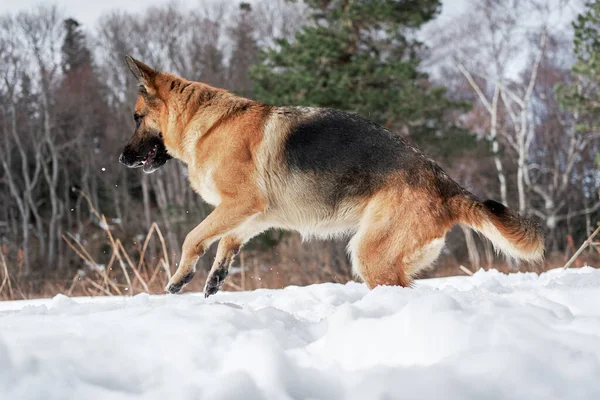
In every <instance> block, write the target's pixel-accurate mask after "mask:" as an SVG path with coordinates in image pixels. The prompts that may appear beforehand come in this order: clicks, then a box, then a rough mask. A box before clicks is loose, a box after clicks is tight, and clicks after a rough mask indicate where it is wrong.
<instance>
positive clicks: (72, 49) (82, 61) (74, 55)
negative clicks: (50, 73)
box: [62, 18, 92, 74]
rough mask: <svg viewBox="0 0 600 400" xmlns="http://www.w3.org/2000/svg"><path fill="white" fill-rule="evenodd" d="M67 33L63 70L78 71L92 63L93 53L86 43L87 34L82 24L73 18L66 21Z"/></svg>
mask: <svg viewBox="0 0 600 400" xmlns="http://www.w3.org/2000/svg"><path fill="white" fill-rule="evenodd" d="M64 26H65V30H66V34H65V39H64V42H63V45H62V54H63V72H64V73H65V74H68V73H69V72H76V71H79V70H81V69H82V68H89V67H91V65H92V55H91V53H90V50H89V49H88V48H87V45H86V43H85V34H84V33H83V32H82V31H81V25H80V24H79V22H77V21H76V20H74V19H73V18H69V19H66V20H65V22H64Z"/></svg>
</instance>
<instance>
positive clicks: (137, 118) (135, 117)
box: [133, 113, 142, 128]
mask: <svg viewBox="0 0 600 400" xmlns="http://www.w3.org/2000/svg"><path fill="white" fill-rule="evenodd" d="M133 120H134V121H135V127H136V128H138V127H139V126H140V123H141V122H142V116H141V115H140V114H137V113H136V114H133Z"/></svg>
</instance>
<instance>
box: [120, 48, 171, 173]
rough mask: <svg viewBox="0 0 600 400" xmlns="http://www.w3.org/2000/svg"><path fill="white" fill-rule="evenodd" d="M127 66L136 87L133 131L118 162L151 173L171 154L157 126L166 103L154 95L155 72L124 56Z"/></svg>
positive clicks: (155, 89)
mask: <svg viewBox="0 0 600 400" xmlns="http://www.w3.org/2000/svg"><path fill="white" fill-rule="evenodd" d="M125 60H126V62H127V66H128V67H129V69H130V70H131V72H132V73H133V75H134V76H135V78H136V79H137V82H138V86H139V93H138V98H137V101H136V103H135V111H134V114H133V118H134V120H135V131H134V133H133V136H131V139H129V142H127V145H125V148H124V149H123V152H122V153H121V156H120V157H119V161H120V162H121V164H123V165H126V166H127V167H129V168H138V167H142V169H143V170H144V172H146V173H151V172H154V171H156V170H157V169H158V168H160V167H162V166H163V165H164V164H165V163H166V162H167V161H168V160H169V159H171V158H172V157H171V156H170V155H169V153H167V148H166V147H165V141H164V139H163V133H164V132H162V131H161V129H160V126H161V123H160V122H161V115H166V113H167V111H166V104H165V103H164V101H163V100H161V99H160V97H159V96H158V89H157V87H156V83H155V80H156V78H157V76H158V74H159V73H158V72H156V71H155V70H153V69H152V68H150V67H149V66H147V65H146V64H144V63H142V62H140V61H137V60H134V59H133V58H131V57H130V56H127V57H126V58H125Z"/></svg>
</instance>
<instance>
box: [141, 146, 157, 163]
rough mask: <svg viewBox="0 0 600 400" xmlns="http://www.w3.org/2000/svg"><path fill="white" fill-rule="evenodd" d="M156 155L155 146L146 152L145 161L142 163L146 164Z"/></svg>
mask: <svg viewBox="0 0 600 400" xmlns="http://www.w3.org/2000/svg"><path fill="white" fill-rule="evenodd" d="M155 154H156V146H154V147H153V148H151V149H150V150H149V151H148V154H146V159H145V160H144V163H147V162H148V161H150V159H151V158H152V157H153V156H154V155H155Z"/></svg>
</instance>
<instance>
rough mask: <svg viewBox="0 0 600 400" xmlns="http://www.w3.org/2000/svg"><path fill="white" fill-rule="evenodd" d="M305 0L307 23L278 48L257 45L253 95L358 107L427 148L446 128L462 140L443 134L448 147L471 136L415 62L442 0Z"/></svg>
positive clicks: (272, 99)
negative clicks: (421, 35) (451, 118)
mask: <svg viewBox="0 0 600 400" xmlns="http://www.w3.org/2000/svg"><path fill="white" fill-rule="evenodd" d="M306 4H307V5H308V7H309V9H310V13H311V18H310V19H311V23H310V24H308V25H306V26H304V27H303V28H302V29H301V30H300V31H299V32H297V34H296V35H295V38H294V39H293V40H291V41H290V40H285V39H282V40H279V41H278V42H277V47H276V48H272V49H268V50H266V51H264V52H262V53H261V56H260V60H259V62H258V64H256V65H255V66H254V68H253V70H252V77H253V79H254V82H255V86H254V92H255V95H254V96H255V97H256V98H257V99H258V100H261V101H264V102H266V103H271V104H289V105H305V106H321V107H330V108H336V109H341V110H346V111H350V112H355V113H357V114H359V115H362V116H364V117H367V118H369V119H371V120H374V121H377V122H379V123H381V124H383V125H385V126H386V127H388V128H391V129H393V130H395V131H397V132H400V133H402V134H410V135H411V136H412V138H411V139H412V140H413V141H415V142H417V143H418V144H420V145H421V146H422V147H425V150H426V151H427V150H429V152H430V153H435V149H436V148H439V146H438V145H437V144H434V143H437V142H439V140H441V139H443V138H444V133H448V131H449V130H453V131H454V132H453V135H451V136H450V138H451V139H452V140H454V141H455V142H456V141H457V139H458V142H460V146H459V145H456V146H454V145H452V143H448V142H447V141H446V142H447V143H445V144H446V145H449V146H450V147H451V148H454V149H458V148H460V147H463V146H464V145H465V144H467V143H473V139H472V138H471V137H470V136H469V135H467V134H466V132H463V131H459V130H457V129H456V128H454V126H453V124H451V123H448V121H447V120H446V118H445V116H446V115H447V114H448V111H452V110H456V109H460V108H463V107H465V105H464V104H459V103H455V102H453V101H451V100H449V99H448V98H447V96H446V89H445V88H443V87H436V86H434V85H432V83H431V82H430V81H429V77H428V75H427V74H426V73H424V72H422V70H421V69H420V62H421V59H420V53H421V50H422V49H423V44H422V43H420V42H419V41H418V40H416V39H415V33H416V30H417V29H418V28H419V27H421V26H422V25H423V24H424V23H426V22H427V21H430V20H431V19H433V18H434V17H435V16H436V15H437V14H438V13H439V11H440V1H439V0H372V1H363V0H307V1H306ZM461 133H462V135H461ZM446 136H447V135H446ZM428 144H429V145H430V146H428ZM438 144H439V143H438ZM445 154H448V152H447V151H445ZM432 155H435V154H432Z"/></svg>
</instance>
